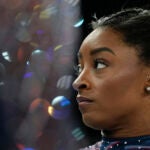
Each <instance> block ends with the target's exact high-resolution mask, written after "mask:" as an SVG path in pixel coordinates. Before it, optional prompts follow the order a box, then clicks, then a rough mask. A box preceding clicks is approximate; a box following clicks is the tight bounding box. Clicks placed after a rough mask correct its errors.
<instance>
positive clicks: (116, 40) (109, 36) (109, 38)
mask: <svg viewBox="0 0 150 150" xmlns="http://www.w3.org/2000/svg"><path fill="white" fill-rule="evenodd" d="M103 47H105V48H106V49H110V50H112V51H113V52H114V53H116V54H117V53H118V54H119V53H134V54H135V52H136V50H135V48H134V47H131V46H129V45H128V44H126V43H125V42H124V41H123V38H122V35H121V34H120V33H119V32H117V31H114V30H112V29H109V28H97V29H95V30H94V31H93V32H91V33H90V34H89V35H88V36H87V37H86V38H85V40H84V41H83V42H82V45H81V47H80V50H79V55H85V54H90V53H91V51H93V50H95V49H99V48H103ZM106 51H107V50H106Z"/></svg>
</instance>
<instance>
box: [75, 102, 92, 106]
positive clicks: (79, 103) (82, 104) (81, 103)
mask: <svg viewBox="0 0 150 150" xmlns="http://www.w3.org/2000/svg"><path fill="white" fill-rule="evenodd" d="M91 103H92V102H88V101H82V102H78V105H79V106H86V105H90V104H91Z"/></svg>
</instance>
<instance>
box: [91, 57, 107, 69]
mask: <svg viewBox="0 0 150 150" xmlns="http://www.w3.org/2000/svg"><path fill="white" fill-rule="evenodd" d="M107 66H108V65H107V64H106V63H105V61H104V60H103V59H95V60H94V68H96V69H103V68H106V67H107Z"/></svg>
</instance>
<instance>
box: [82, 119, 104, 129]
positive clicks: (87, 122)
mask: <svg viewBox="0 0 150 150" xmlns="http://www.w3.org/2000/svg"><path fill="white" fill-rule="evenodd" d="M83 123H84V124H85V125H86V126H87V127H90V128H92V129H95V130H101V127H100V124H99V123H98V122H97V121H94V120H93V119H89V118H88V119H87V118H83Z"/></svg>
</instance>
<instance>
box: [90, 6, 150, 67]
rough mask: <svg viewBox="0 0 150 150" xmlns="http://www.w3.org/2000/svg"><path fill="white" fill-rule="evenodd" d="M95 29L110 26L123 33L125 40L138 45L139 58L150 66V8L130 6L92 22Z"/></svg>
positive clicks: (135, 45) (131, 44)
mask: <svg viewBox="0 0 150 150" xmlns="http://www.w3.org/2000/svg"><path fill="white" fill-rule="evenodd" d="M92 27H93V29H96V28H98V27H110V28H112V29H113V30H115V31H117V32H119V33H121V35H122V38H123V41H124V42H126V43H127V44H128V45H130V46H134V47H136V49H137V51H138V55H139V58H140V59H141V61H143V63H144V64H145V65H148V66H150V10H144V9H141V8H128V9H125V10H121V11H119V12H117V13H115V14H112V15H110V16H107V17H102V18H100V19H99V20H97V19H96V21H94V22H92Z"/></svg>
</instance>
